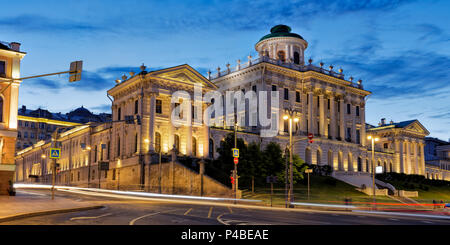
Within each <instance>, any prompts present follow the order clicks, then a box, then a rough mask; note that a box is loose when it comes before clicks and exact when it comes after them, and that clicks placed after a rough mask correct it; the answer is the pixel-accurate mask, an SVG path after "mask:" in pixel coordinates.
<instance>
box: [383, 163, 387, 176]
mask: <svg viewBox="0 0 450 245" xmlns="http://www.w3.org/2000/svg"><path fill="white" fill-rule="evenodd" d="M383 165H384V166H383V173H386V172H387V169H386V167H387V164H386V161H384V164H383Z"/></svg>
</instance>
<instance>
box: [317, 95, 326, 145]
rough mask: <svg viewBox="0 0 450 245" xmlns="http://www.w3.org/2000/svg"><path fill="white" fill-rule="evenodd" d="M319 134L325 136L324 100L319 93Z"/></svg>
mask: <svg viewBox="0 0 450 245" xmlns="http://www.w3.org/2000/svg"><path fill="white" fill-rule="evenodd" d="M318 101H319V134H320V135H321V136H322V137H323V136H325V100H324V96H323V94H320V95H319V100H318Z"/></svg>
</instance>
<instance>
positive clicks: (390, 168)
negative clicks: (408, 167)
mask: <svg viewBox="0 0 450 245" xmlns="http://www.w3.org/2000/svg"><path fill="white" fill-rule="evenodd" d="M389 172H394V168H393V167H392V162H389Z"/></svg>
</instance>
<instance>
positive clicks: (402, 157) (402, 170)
mask: <svg viewBox="0 0 450 245" xmlns="http://www.w3.org/2000/svg"><path fill="white" fill-rule="evenodd" d="M403 144H404V143H403V141H401V140H400V141H399V148H400V173H406V170H405V157H404V150H403Z"/></svg>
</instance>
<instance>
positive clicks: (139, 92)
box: [16, 25, 429, 188]
mask: <svg viewBox="0 0 450 245" xmlns="http://www.w3.org/2000/svg"><path fill="white" fill-rule="evenodd" d="M307 47H308V43H307V42H306V41H305V40H304V39H303V38H302V37H301V36H300V35H298V34H295V33H291V30H290V28H289V27H287V26H284V25H279V26H275V27H274V28H272V29H271V33H270V34H268V35H266V36H264V37H263V38H261V39H260V40H259V41H258V42H257V44H256V45H255V49H256V51H257V52H258V54H259V57H257V58H256V59H253V58H252V57H249V59H248V61H246V62H242V63H241V61H238V62H237V65H236V66H235V67H230V65H229V64H228V65H227V66H226V69H223V70H221V69H220V68H218V69H217V74H211V73H210V72H208V77H207V78H205V77H204V76H202V75H201V74H199V73H198V72H197V71H196V70H194V69H193V68H192V67H190V66H189V65H180V66H176V67H171V68H167V69H162V70H157V71H152V72H147V71H145V66H143V67H141V72H140V73H138V74H134V73H130V77H126V76H125V75H124V76H123V77H122V81H121V80H116V83H117V84H116V86H114V87H113V88H111V89H109V90H108V95H109V96H111V97H112V101H113V103H112V107H111V109H112V119H113V121H116V122H114V123H106V124H90V125H83V126H77V127H76V128H75V129H73V130H72V131H71V132H66V133H65V136H62V138H61V140H62V145H63V150H62V152H63V153H62V155H63V156H62V159H61V160H60V163H61V170H60V171H61V172H60V174H59V175H60V176H65V177H58V178H62V179H60V181H61V183H63V184H72V185H84V186H86V185H88V184H89V183H91V182H92V181H94V180H95V181H99V183H100V184H102V183H103V184H102V185H101V186H102V187H110V186H109V184H108V183H112V182H114V181H117V174H118V173H119V171H120V173H121V174H120V176H121V177H120V178H121V183H124V185H125V184H126V185H128V186H130V188H132V187H133V186H134V187H137V186H147V185H149V183H151V182H152V176H154V174H156V173H157V172H158V170H156V171H157V172H154V171H155V170H154V167H152V166H154V165H155V164H156V163H158V162H159V160H158V154H157V153H158V152H162V154H163V155H166V156H169V155H170V154H171V153H172V149H173V147H175V149H176V152H175V153H174V154H178V155H185V156H190V157H194V158H216V157H217V151H216V149H217V147H218V146H219V145H220V142H221V141H222V140H223V139H224V137H225V136H226V135H227V134H229V133H232V132H233V128H232V127H230V124H228V123H225V125H224V122H226V121H227V120H228V119H227V118H226V117H227V115H228V113H227V110H226V109H227V108H225V109H224V112H225V113H217V114H216V115H215V116H214V117H213V118H212V119H211V120H212V125H211V126H209V127H208V126H206V125H205V124H203V123H202V122H197V121H196V119H197V118H201V116H200V114H203V113H204V112H205V110H206V108H207V107H208V105H209V104H211V103H209V102H208V101H207V100H201V99H200V100H199V101H200V102H195V100H194V98H196V97H198V96H200V97H203V96H205V94H207V93H209V92H220V93H219V94H225V93H226V92H227V91H236V92H237V91H240V92H242V93H243V94H247V93H248V92H254V93H255V94H258V93H259V92H261V91H269V92H270V91H275V92H278V94H279V97H278V101H277V102H278V105H279V106H278V107H275V106H272V105H273V104H272V102H274V101H272V100H273V98H272V97H271V96H272V95H267V96H268V97H267V98H268V100H269V101H270V103H269V104H268V105H267V106H268V108H265V109H267V110H262V109H263V108H261V107H259V108H256V109H255V108H253V109H255V110H254V111H252V110H251V109H252V105H251V104H249V103H248V101H247V100H242V101H238V103H237V104H240V105H242V106H243V108H244V109H242V110H239V109H238V110H237V115H238V121H237V122H238V137H239V138H242V139H243V140H244V141H245V142H247V143H249V142H259V143H261V144H262V145H263V146H264V145H265V144H267V143H269V142H271V141H275V142H277V143H279V144H280V145H281V147H282V148H283V149H284V148H285V147H286V146H287V144H288V141H289V134H288V126H287V125H288V124H287V121H285V120H284V119H283V116H284V115H286V114H288V113H290V112H292V116H293V117H295V118H298V123H296V124H295V125H294V126H293V129H294V141H298V142H297V143H295V145H294V153H295V154H298V155H299V156H300V157H301V158H302V159H304V160H305V161H306V162H307V163H310V164H318V165H329V166H331V167H332V168H333V169H334V176H335V177H337V178H338V177H339V176H341V175H349V174H357V175H360V176H370V173H371V172H372V160H371V158H372V157H371V146H370V145H369V144H368V143H367V142H368V141H367V136H368V135H371V136H373V137H378V138H380V140H379V141H377V142H376V144H375V162H374V163H375V165H380V166H384V171H391V172H399V173H407V174H421V175H425V166H424V157H423V154H424V150H423V147H424V142H423V139H424V137H425V136H426V135H428V134H429V133H428V131H427V130H426V129H425V128H424V127H423V125H421V124H420V123H419V122H418V121H417V120H412V121H405V122H399V123H394V122H391V123H389V124H386V123H385V122H384V120H383V121H382V122H381V123H380V125H379V126H377V127H374V126H370V125H367V124H366V122H365V114H366V108H365V105H366V99H367V96H368V95H369V94H370V93H371V92H369V91H367V90H364V87H363V84H362V81H361V80H359V81H357V82H354V81H353V78H352V77H350V78H348V80H347V79H345V75H344V74H343V70H342V69H339V70H337V71H335V70H333V68H334V67H333V66H329V67H328V69H327V68H324V64H322V63H320V64H319V66H315V65H313V64H312V62H313V61H312V60H308V61H307V63H305V59H304V51H305V49H306V48H307ZM196 85H201V93H200V94H196ZM177 91H185V93H186V95H187V96H188V97H189V98H191V99H192V101H194V102H191V104H188V105H187V106H186V107H183V108H184V109H182V110H183V111H185V110H187V111H188V113H187V115H188V116H187V117H188V118H183V119H186V120H188V121H192V126H190V125H191V124H188V125H189V126H187V125H182V124H181V125H174V124H173V123H172V122H173V121H174V118H173V116H174V115H176V114H177V113H180V111H177V110H176V109H175V108H179V107H178V106H179V105H184V101H183V100H180V101H174V100H173V99H174V93H175V92H177ZM261 98H264V97H258V102H259V100H260V99H261ZM249 108H250V110H249ZM174 109H175V110H174ZM262 111H267V117H268V118H269V119H270V121H271V122H273V123H272V124H271V125H270V126H269V127H270V128H271V129H275V130H276V131H275V135H273V136H271V137H265V136H266V135H265V134H264V131H265V130H266V126H263V125H261V124H259V122H257V124H256V125H251V124H250V123H249V122H250V121H251V120H250V117H249V115H250V114H252V113H256V114H259V113H261V112H262ZM172 112H173V113H175V114H173V113H172ZM127 116H133V117H134V121H135V122H136V116H139V118H140V121H141V124H136V123H134V124H128V123H126V122H124V120H125V119H126V117H127ZM228 116H230V115H228ZM175 121H176V120H175ZM309 133H312V134H313V135H314V142H312V143H309V141H308V139H307V137H306V136H307V135H308V134H309ZM81 145H87V146H89V148H90V149H88V150H87V149H86V148H85V149H82V148H81ZM49 146H50V144H49V143H45V142H42V143H41V145H39V143H38V144H37V145H35V146H33V147H28V148H27V149H24V150H22V151H21V152H19V154H18V155H17V157H16V161H17V164H18V166H21V167H18V171H17V175H16V179H17V180H18V181H29V180H30V179H29V178H28V175H29V173H33V174H34V173H36V172H38V173H39V171H37V170H36V171H34V172H33V169H39V168H40V169H44V168H43V166H46V163H42V164H41V162H42V161H44V162H45V161H46V160H45V159H41V157H40V156H41V155H42V154H44V155H45V154H48V152H46V151H48V147H49ZM101 161H107V162H109V171H105V172H102V174H104V175H100V178H98V177H96V176H97V175H98V171H97V172H95V171H96V170H97V169H98V164H99V162H101ZM37 164H41V165H37ZM34 165H36V166H38V167H34V168H33V166H34ZM42 173H45V174H47V177H48V174H49V172H48V171H41V174H42ZM173 176H174V175H173ZM47 177H45V178H46V179H49V178H47ZM180 179H182V178H181V177H180Z"/></svg>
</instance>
